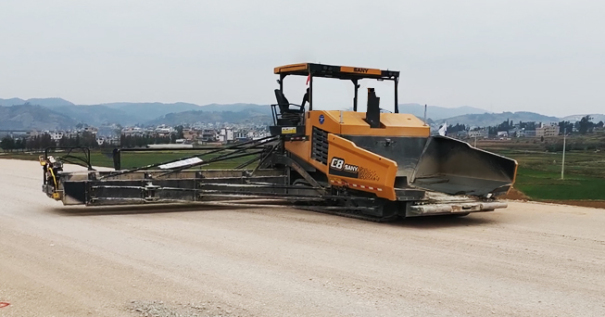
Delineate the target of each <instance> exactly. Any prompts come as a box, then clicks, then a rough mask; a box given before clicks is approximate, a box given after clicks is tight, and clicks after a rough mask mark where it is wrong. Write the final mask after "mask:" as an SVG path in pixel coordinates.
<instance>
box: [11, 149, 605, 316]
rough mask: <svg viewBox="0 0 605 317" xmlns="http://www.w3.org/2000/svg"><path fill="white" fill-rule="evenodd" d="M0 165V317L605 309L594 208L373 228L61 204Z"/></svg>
mask: <svg viewBox="0 0 605 317" xmlns="http://www.w3.org/2000/svg"><path fill="white" fill-rule="evenodd" d="M40 185H41V168H40V166H39V164H38V163H37V162H27V161H16V160H0V302H6V303H9V304H10V305H9V306H7V307H4V308H0V316H45V317H49V316H133V317H137V316H508V315H510V316H605V211H604V210H600V209H591V208H583V207H571V206H560V205H549V204H536V203H520V202H511V203H510V205H509V208H508V209H506V210H504V211H497V212H493V213H484V214H474V215H470V216H468V217H465V218H457V219H451V218H447V219H446V218H422V219H414V220H407V221H404V222H398V223H395V224H377V223H371V222H364V221H360V220H354V219H349V218H342V217H337V216H329V215H324V214H318V213H313V212H307V211H298V210H294V209H288V208H247V209H246V208H241V209H229V208H226V207H222V208H219V207H213V206H194V207H185V206H181V207H170V208H167V207H165V206H157V207H151V208H149V207H147V208H100V209H92V208H84V207H82V208H79V207H77V208H74V207H63V206H62V205H61V204H60V203H59V202H55V201H53V200H51V199H48V198H47V197H46V196H45V195H44V194H43V193H42V192H41V191H40Z"/></svg>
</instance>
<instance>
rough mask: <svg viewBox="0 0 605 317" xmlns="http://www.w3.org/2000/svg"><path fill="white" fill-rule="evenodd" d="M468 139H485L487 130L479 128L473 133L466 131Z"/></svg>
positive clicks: (487, 135)
mask: <svg viewBox="0 0 605 317" xmlns="http://www.w3.org/2000/svg"><path fill="white" fill-rule="evenodd" d="M468 137H469V138H484V139H485V138H487V137H489V130H488V129H487V128H480V129H477V130H474V131H468Z"/></svg>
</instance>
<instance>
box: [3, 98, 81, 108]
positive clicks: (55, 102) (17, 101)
mask: <svg viewBox="0 0 605 317" xmlns="http://www.w3.org/2000/svg"><path fill="white" fill-rule="evenodd" d="M26 103H29V104H30V105H34V106H43V107H48V108H54V107H60V106H73V105H74V104H73V103H71V102H69V101H67V100H65V99H61V98H30V99H27V100H23V99H21V98H11V99H0V106H5V107H7V106H18V105H23V104H26Z"/></svg>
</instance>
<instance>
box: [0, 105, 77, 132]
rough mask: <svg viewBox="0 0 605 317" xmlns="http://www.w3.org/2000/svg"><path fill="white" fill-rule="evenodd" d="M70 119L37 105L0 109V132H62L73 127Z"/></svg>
mask: <svg viewBox="0 0 605 317" xmlns="http://www.w3.org/2000/svg"><path fill="white" fill-rule="evenodd" d="M76 124H77V122H75V121H74V120H73V119H72V118H70V117H68V116H66V115H64V114H61V113H58V112H55V111H52V110H50V109H48V108H46V107H42V106H38V105H30V104H24V105H19V106H10V107H6V106H4V107H0V129H2V130H10V129H14V130H63V129H70V128H72V127H73V126H75V125H76Z"/></svg>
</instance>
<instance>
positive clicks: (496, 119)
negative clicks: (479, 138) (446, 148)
mask: <svg viewBox="0 0 605 317" xmlns="http://www.w3.org/2000/svg"><path fill="white" fill-rule="evenodd" d="M506 120H513V122H515V123H516V122H519V121H524V122H528V121H534V122H543V123H549V122H559V118H557V117H549V116H544V115H541V114H539V113H534V112H525V111H520V112H502V113H483V114H466V115H462V116H456V117H452V118H447V119H442V120H435V122H436V123H437V124H442V123H443V122H447V123H448V124H449V125H452V124H465V125H471V126H481V127H486V126H495V125H498V124H500V123H502V122H504V121H506Z"/></svg>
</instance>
